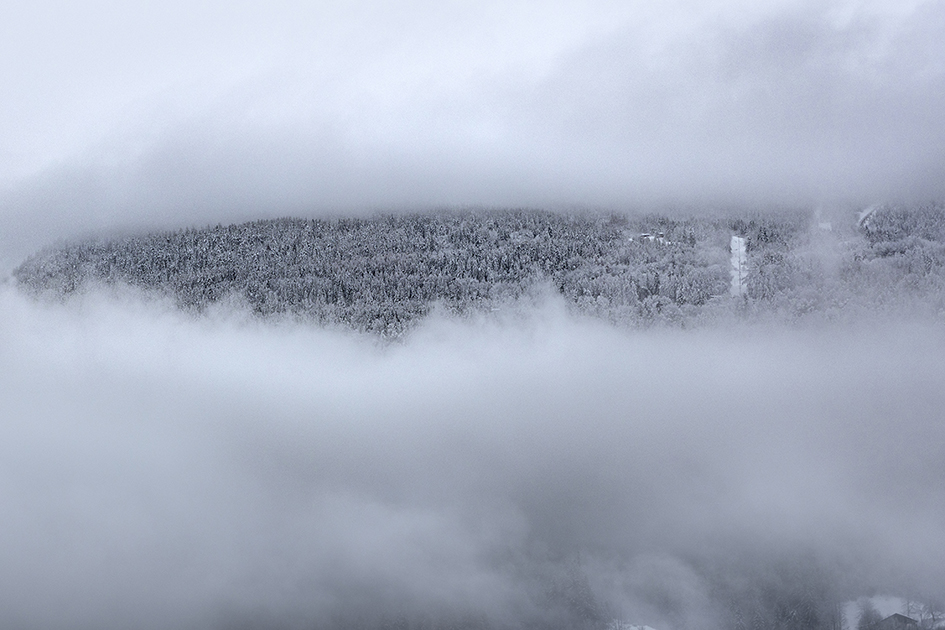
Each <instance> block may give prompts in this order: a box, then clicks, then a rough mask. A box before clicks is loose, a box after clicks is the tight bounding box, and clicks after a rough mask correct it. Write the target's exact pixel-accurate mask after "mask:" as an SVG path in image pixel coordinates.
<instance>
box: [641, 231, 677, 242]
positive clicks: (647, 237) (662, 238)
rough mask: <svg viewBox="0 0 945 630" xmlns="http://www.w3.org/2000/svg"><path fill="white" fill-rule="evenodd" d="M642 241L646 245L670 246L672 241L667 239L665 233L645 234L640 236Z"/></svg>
mask: <svg viewBox="0 0 945 630" xmlns="http://www.w3.org/2000/svg"><path fill="white" fill-rule="evenodd" d="M640 241H641V242H644V243H657V244H659V245H670V244H671V243H672V241H670V240H669V239H667V238H666V234H665V233H663V232H643V233H642V234H640Z"/></svg>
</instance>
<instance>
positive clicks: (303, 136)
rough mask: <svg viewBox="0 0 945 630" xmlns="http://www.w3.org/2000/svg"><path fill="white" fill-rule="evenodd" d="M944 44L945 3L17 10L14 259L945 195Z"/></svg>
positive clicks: (11, 117) (2, 179) (734, 1)
mask: <svg viewBox="0 0 945 630" xmlns="http://www.w3.org/2000/svg"><path fill="white" fill-rule="evenodd" d="M336 5H337V6H336ZM943 34H945V8H943V5H942V4H941V3H940V2H935V1H932V0H929V1H925V2H923V1H919V0H910V1H903V2H895V3H890V2H880V1H876V2H873V1H869V0H836V1H831V2H821V1H805V0H777V1H770V2H747V1H746V2H743V1H741V0H715V1H704V2H700V1H694V0H691V1H686V0H679V1H676V2H661V3H652V2H610V1H608V0H596V1H593V2H588V1H586V0H583V1H581V2H560V3H553V4H551V5H549V4H548V3H546V2H475V3H460V2H426V1H423V0H418V1H416V2H401V3H395V4H390V3H381V2H373V1H370V0H366V1H362V2H345V3H341V4H338V3H334V4H333V3H326V2H294V1H291V0H287V1H284V2H267V3H265V4H258V3H257V4H253V3H249V4H247V3H236V4H234V3H232V2H214V1H210V2H201V3H197V4H195V3H192V2H175V1H170V2H145V3H141V2H139V3H136V4H135V5H134V6H133V7H131V6H128V5H126V4H124V3H121V2H112V1H108V0H100V1H99V0H89V1H83V2H61V1H59V0H40V1H38V2H30V3H25V4H24V3H7V6H5V7H3V8H2V9H0V51H2V53H3V57H4V59H6V60H7V63H5V64H3V67H2V68H0V82H2V84H3V85H4V86H5V91H4V93H3V95H2V96H0V137H3V139H4V140H3V142H2V143H0V191H2V194H0V217H2V219H3V221H4V223H5V225H6V229H5V230H4V231H3V241H4V242H3V247H4V248H5V249H6V251H7V252H8V253H6V254H5V259H6V260H5V262H6V264H7V266H9V265H12V264H14V263H15V262H16V259H17V258H19V257H22V256H23V255H25V254H26V253H28V252H29V251H31V249H32V248H34V247H36V246H38V245H41V244H44V243H45V242H46V241H47V240H48V239H49V238H50V237H60V236H65V237H68V236H71V235H73V234H74V233H75V232H87V231H93V230H99V229H113V228H123V229H128V228H137V227H142V226H144V227H153V226H161V227H167V226H172V227H177V226H180V225H182V224H185V225H189V224H194V223H196V224H201V225H202V224H206V223H216V222H218V221H220V222H229V221H235V220H240V219H246V218H257V217H259V216H273V215H275V216H280V215H285V214H320V213H325V212H353V211H359V212H362V211H365V210H371V209H383V210H391V209H398V208H427V207H434V206H437V207H438V206H443V205H447V206H457V205H458V206H466V205H474V206H479V205H487V206H510V205H511V206H520V205H526V206H532V207H534V206H539V207H567V208H572V207H584V206H593V207H608V208H613V207H618V208H623V207H627V206H634V207H636V206H647V205H650V204H689V205H697V206H700V205H708V206H720V205H721V206H729V205H731V204H742V205H745V204H747V205H751V206H761V207H765V206H769V205H771V204H791V205H793V204H800V205H811V204H820V203H828V204H829V203H837V202H854V203H861V202H862V203H872V202H874V201H877V200H892V201H897V200H902V199H916V198H917V199H923V200H924V199H928V198H929V197H938V196H941V195H942V194H943V192H945V189H943V184H942V182H943V181H945V178H943V173H945V159H943V152H942V150H941V147H942V146H943V144H945V136H943V133H945V132H943V131H942V129H943V126H942V125H941V112H942V111H943V106H945V66H943V62H942V60H943V59H945V43H943V42H945V37H943ZM11 251H12V252H13V253H9V252H11Z"/></svg>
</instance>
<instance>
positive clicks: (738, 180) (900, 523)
mask: <svg viewBox="0 0 945 630" xmlns="http://www.w3.org/2000/svg"><path fill="white" fill-rule="evenodd" d="M0 55H2V57H3V59H4V60H5V61H4V63H3V64H0V85H2V86H3V90H2V91H0V138H2V140H0V626H2V627H9V628H43V629H46V628H69V629H74V628H89V629H92V628H95V629H97V630H101V629H110V628H116V629H117V628H142V629H147V628H168V627H176V628H185V629H189V628H208V627H209V628H215V627H220V628H270V627H272V628H296V627H307V628H311V627H320V628H342V627H344V628H369V627H398V628H404V627H407V626H410V625H411V624H412V625H413V627H434V626H436V625H437V624H440V625H441V626H451V627H457V628H459V627H467V628H484V627H492V628H503V627H509V628H515V627H530V628H540V627H553V628H564V627H579V626H580V624H591V625H593V624H596V626H595V627H599V626H600V625H601V624H602V623H604V622H605V621H606V620H608V619H618V620H624V621H627V622H632V623H637V624H649V625H651V626H653V627H655V628H658V629H659V630H700V629H706V630H714V629H716V628H722V627H731V622H732V615H733V612H732V611H733V610H734V608H733V606H734V604H732V602H733V601H735V600H737V599H738V597H741V596H745V598H747V599H746V600H745V601H747V600H748V599H750V598H749V597H748V596H747V595H745V593H749V594H750V593H751V592H752V589H754V588H756V589H759V590H763V589H764V588H768V587H769V586H770V590H771V591H772V592H780V591H778V587H777V586H771V585H773V584H774V585H776V584H779V583H780V584H782V585H786V586H785V588H786V589H787V590H788V591H790V590H791V588H793V586H791V585H792V584H804V585H805V586H804V588H806V589H808V590H816V589H818V588H821V587H823V588H824V589H829V591H830V593H829V597H826V596H825V601H826V600H830V601H837V602H842V601H847V600H850V599H854V598H856V597H859V596H869V595H874V594H879V595H888V596H900V597H916V598H921V597H928V596H932V595H935V594H938V595H940V594H941V593H943V592H945V565H943V563H942V562H941V558H943V557H945V494H943V493H942V491H941V488H942V487H943V485H945V423H943V422H942V420H943V411H942V410H943V409H945V389H943V388H942V386H941V384H942V383H943V382H945V331H943V330H942V327H941V325H940V324H939V325H934V324H925V323H902V322H890V321H885V322H865V321H862V322H861V323H860V324H857V325H855V326H853V325H849V326H846V327H840V326H829V325H824V326H822V327H820V328H816V329H814V328H813V325H811V327H809V328H807V329H805V330H788V329H787V328H786V327H782V328H767V329H761V328H760V327H759V326H754V327H748V328H747V329H746V328H740V327H738V326H736V325H731V326H721V325H720V326H719V327H718V328H717V329H714V330H708V329H703V330H698V331H683V330H675V331H662V332H654V331H650V332H641V331H637V332H631V331H626V330H618V329H616V328H613V327H609V326H606V325H604V324H603V323H600V322H595V321H591V320H585V319H580V318H577V317H576V316H574V315H569V314H568V313H567V309H566V308H565V306H564V305H563V303H562V302H561V301H560V298H555V297H553V296H549V297H548V298H547V300H546V301H545V302H544V303H542V304H540V305H538V306H535V307H533V308H526V309H522V310H521V311H515V312H512V313H509V314H506V315H502V314H499V315H496V316H490V317H483V318H482V319H476V318H475V317H470V318H469V319H466V320H462V321H456V320H450V319H448V318H446V317H436V316H435V317H432V318H430V319H428V320H427V321H425V322H424V323H423V324H422V325H421V326H420V327H419V328H418V329H417V330H414V331H412V332H411V333H410V334H409V335H408V336H407V337H406V338H404V339H402V340H399V341H397V342H395V343H389V344H381V343H380V342H378V341H377V340H376V339H373V338H368V337H361V336H357V335H354V334H353V333H352V334H342V333H336V332H331V331H326V330H320V329H318V328H317V327H315V326H312V325H302V324H292V323H288V322H273V321H268V322H262V321H259V320H256V319H254V318H253V317H251V316H250V315H248V314H246V313H242V312H241V311H239V309H238V308H236V307H234V308H235V310H230V309H229V307H222V306H221V307H217V308H215V309H211V311H212V312H210V313H208V314H205V315H203V316H201V317H194V316H192V315H186V314H183V313H181V312H179V311H177V310H175V309H174V308H173V307H172V306H170V305H167V304H163V303H161V302H158V301H155V299H153V298H144V297H141V296H129V295H124V296H120V295H115V291H119V292H120V290H118V289H115V290H114V291H112V292H111V293H109V294H108V295H104V294H98V293H96V292H95V291H91V292H89V293H87V294H85V295H82V296H77V297H75V298H74V299H72V300H70V301H67V302H65V303H48V302H44V301H42V300H38V301H37V300H33V299H31V298H28V297H26V296H24V295H23V294H21V293H20V292H19V291H18V290H17V289H16V288H15V287H14V286H13V285H12V282H11V281H9V280H8V279H6V280H5V278H8V275H9V271H10V270H12V269H13V268H14V267H15V266H16V265H18V264H19V263H20V262H22V260H23V259H24V258H25V257H26V256H27V255H29V254H30V253H32V252H34V251H36V250H37V249H39V248H41V247H44V246H47V245H49V244H51V243H53V242H55V241H56V240H57V239H72V238H80V237H83V236H85V235H88V234H93V233H94V234H107V235H108V234H121V233H123V232H128V231H141V230H148V229H159V228H173V229H177V228H182V227H188V226H203V225H207V224H215V223H218V222H220V223H233V222H238V221H242V220H249V219H256V218H265V217H275V216H288V215H293V216H324V215H338V214H353V213H367V212H372V211H375V210H383V211H395V212H396V211H400V210H424V209H431V208H443V207H447V208H461V207H462V208H465V207H494V206H496V207H515V206H527V207H540V208H549V209H567V210H574V209H586V208H592V209H609V210H616V211H621V212H622V211H626V210H633V209H643V210H647V209H652V208H659V209H667V208H668V209H673V208H685V209H686V210H687V211H690V212H696V213H698V212H701V211H706V212H708V211H720V210H730V209H731V208H734V207H737V208H746V209H750V210H751V211H752V212H764V211H765V210H766V209H768V208H772V207H783V206H791V207H794V208H805V209H812V208H820V209H823V210H824V212H829V211H830V210H831V209H836V208H843V209H844V210H847V209H849V208H850V207H854V206H856V207H863V206H865V205H866V204H870V203H874V202H875V203H879V202H883V201H887V200H888V201H907V202H908V201H912V200H927V199H930V198H936V199H940V198H941V197H942V196H943V195H945V176H943V175H945V152H943V150H942V147H943V146H945V126H943V125H942V112H943V111H945V4H943V3H941V2H936V1H934V0H928V1H921V0H909V1H901V2H883V1H878V0H877V1H870V0H861V1H856V0H836V1H829V2H821V1H814V0H778V1H771V2H754V1H752V2H749V1H748V0H744V1H743V0H718V1H705V2H700V1H696V0H677V1H674V2H660V3H654V2H642V1H640V2H635V1H634V2H626V1H613V2H611V1H609V0H592V1H588V0H582V1H580V2H554V3H550V2H491V1H486V2H469V3H463V2H443V1H439V2H432V1H426V0H416V1H409V2H399V3H381V2H374V1H371V0H363V1H360V2H343V3H328V2H318V1H316V2H297V1H293V0H284V1H274V2H267V3H242V2H219V1H217V0H208V1H206V2H181V1H178V0H165V1H163V2H150V1H148V2H136V3H133V4H129V3H124V2H117V1H114V0H82V1H79V2H62V1H60V0H36V1H34V2H29V3H23V2H20V3H17V2H7V3H4V4H3V5H2V6H0ZM859 204H862V205H859ZM848 214H849V213H848ZM818 216H819V215H818ZM851 216H852V215H851ZM756 585H757V586H756ZM766 585H767V586H766ZM763 599H764V598H763V597H761V598H759V599H758V601H761V600H763ZM739 601H741V600H739ZM424 624H426V625H424ZM586 627H590V626H586ZM831 630H842V628H839V627H835V628H831Z"/></svg>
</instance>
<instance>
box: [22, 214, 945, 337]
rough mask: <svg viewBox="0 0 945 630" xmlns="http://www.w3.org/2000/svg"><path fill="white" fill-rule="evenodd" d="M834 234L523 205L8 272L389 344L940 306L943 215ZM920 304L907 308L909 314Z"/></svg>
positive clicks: (92, 249) (27, 282)
mask: <svg viewBox="0 0 945 630" xmlns="http://www.w3.org/2000/svg"><path fill="white" fill-rule="evenodd" d="M849 223H850V225H848V226H842V225H841V226H837V228H835V229H832V230H831V231H825V230H823V229H821V228H818V227H817V225H816V224H815V223H814V222H813V219H812V217H811V216H810V214H809V213H781V214H758V215H757V216H754V217H744V218H712V219H707V218H690V219H679V218H675V219H673V218H669V217H665V216H655V215H654V216H642V217H630V216H625V215H617V214H611V215H588V214H582V215H567V216H566V215H561V214H555V213H550V212H542V211H531V210H508V211H482V212H462V213H451V212H442V213H429V214H412V215H385V216H375V217H371V218H339V219H331V220H328V219H324V220H317V219H316V220H311V219H291V218H285V219H276V220H266V221H256V222H251V223H244V224H240V225H230V226H216V227H208V228H203V229H186V230H181V231H177V232H166V233H157V234H147V235H141V236H130V237H124V238H117V239H112V240H90V241H84V242H78V243H72V244H66V245H60V246H56V247H52V248H50V249H47V250H45V251H42V252H40V253H38V254H36V255H34V256H32V257H31V258H29V259H28V260H27V261H25V262H24V263H23V264H22V265H21V266H20V267H19V268H17V269H16V270H15V272H14V276H15V278H16V280H17V282H18V283H19V284H20V285H21V286H22V287H23V288H25V289H26V290H28V291H30V292H32V293H34V294H37V295H52V296H57V297H58V296H68V295H70V294H73V293H75V292H77V291H81V290H83V289H84V288H86V287H88V286H91V285H95V284H103V283H104V284H114V283H126V284H130V285H132V286H134V287H138V288H140V289H144V290H146V291H153V292H157V293H159V294H162V295H166V296H168V297H170V298H172V299H173V300H175V301H176V302H177V303H178V304H179V305H180V306H181V307H183V308H186V309H192V310H195V311H202V310H204V309H205V308H206V307H208V306H209V305H211V304H213V303H214V302H217V301H220V300H222V299H225V298H226V299H231V300H232V299H235V300H237V301H242V302H244V303H245V304H246V305H247V306H248V307H249V308H251V309H252V310H253V311H254V312H255V313H257V314H259V315H261V316H273V315H289V316H294V317H298V318H303V319H308V320H311V321H315V322H318V323H321V324H325V325H340V326H344V327H349V328H353V329H355V330H359V331H370V332H375V333H380V334H382V335H384V336H397V335H400V334H402V333H403V332H404V331H405V330H407V329H408V328H409V327H410V326H411V324H413V323H415V322H416V321H418V320H419V319H420V318H422V317H423V316H425V315H427V314H428V313H430V312H431V311H432V310H433V309H434V308H440V309H444V310H445V311H447V312H450V313H455V314H462V313H469V312H480V311H481V312H486V311H493V310H497V309H503V308H506V307H508V306H509V305H511V304H514V303H515V302H516V301H517V300H520V299H522V298H523V297H524V296H527V295H529V294H531V292H533V291H535V290H536V289H538V290H553V291H557V292H558V293H560V294H561V295H562V296H563V297H564V298H565V300H566V301H567V303H568V304H570V305H571V307H572V308H573V309H575V310H576V311H578V312H581V313H585V314H589V315H594V316H599V317H603V318H606V319H608V320H610V321H613V322H615V323H621V324H625V325H629V326H646V325H652V324H654V323H662V324H673V325H694V324H698V323H699V322H701V321H704V320H706V319H707V318H709V319H711V318H717V317H720V316H722V315H728V314H733V315H736V316H750V317H776V318H787V319H796V318H798V317H806V316H811V315H816V316H822V317H827V318H835V317H843V316H845V315H846V314H847V313H854V312H860V311H862V310H863V309H870V310H871V309H877V308H879V309H890V308H897V305H900V306H901V305H902V304H904V303H905V302H909V303H910V304H912V303H914V302H916V301H918V302H919V303H921V306H922V308H925V309H928V310H930V312H933V313H936V314H937V313H940V312H941V311H942V309H943V307H945V300H943V296H945V274H943V265H945V211H943V207H942V206H941V205H934V204H932V205H926V206H921V207H914V208H903V207H884V208H880V209H878V210H876V211H874V212H873V213H872V214H871V215H870V216H869V217H868V218H867V219H866V220H864V221H863V222H862V225H857V224H856V217H855V216H853V217H851V220H850V222H849ZM732 234H737V235H741V236H744V237H746V241H747V245H748V255H749V277H748V287H747V296H746V297H745V298H744V299H741V300H733V299H732V298H730V297H729V294H728V288H729V265H728V257H729V251H728V243H729V238H730V236H731V235H732ZM910 308H912V306H910Z"/></svg>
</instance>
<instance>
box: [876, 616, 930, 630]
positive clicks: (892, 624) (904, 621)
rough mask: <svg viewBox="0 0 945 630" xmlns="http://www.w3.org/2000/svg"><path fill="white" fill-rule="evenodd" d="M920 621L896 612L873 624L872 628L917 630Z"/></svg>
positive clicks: (880, 629) (877, 629)
mask: <svg viewBox="0 0 945 630" xmlns="http://www.w3.org/2000/svg"><path fill="white" fill-rule="evenodd" d="M918 627H919V622H918V621H916V620H915V619H913V618H912V617H906V616H905V615H900V614H899V613H895V614H892V615H889V616H888V617H886V618H885V619H881V620H880V621H877V622H876V623H874V624H873V625H872V627H871V628H870V630H916V629H917V628H918Z"/></svg>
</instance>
